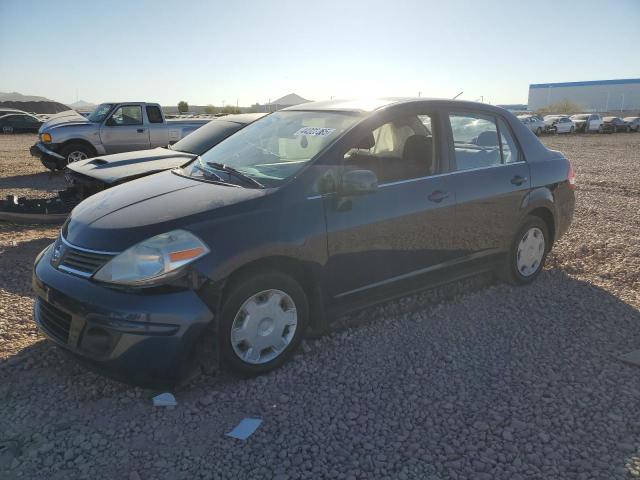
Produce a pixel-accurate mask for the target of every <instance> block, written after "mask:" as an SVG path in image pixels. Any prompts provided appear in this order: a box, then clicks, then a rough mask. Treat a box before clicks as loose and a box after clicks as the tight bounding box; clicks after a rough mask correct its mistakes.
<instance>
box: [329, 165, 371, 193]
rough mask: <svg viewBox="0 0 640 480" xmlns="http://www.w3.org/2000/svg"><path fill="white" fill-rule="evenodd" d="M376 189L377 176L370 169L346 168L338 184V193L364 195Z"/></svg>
mask: <svg viewBox="0 0 640 480" xmlns="http://www.w3.org/2000/svg"><path fill="white" fill-rule="evenodd" d="M377 189H378V177H376V174H375V173H373V172H372V171H371V170H348V171H346V172H344V174H343V175H342V178H341V180H340V183H339V186H338V193H339V194H340V195H345V196H350V195H365V194H367V193H373V192H375V191H376V190H377Z"/></svg>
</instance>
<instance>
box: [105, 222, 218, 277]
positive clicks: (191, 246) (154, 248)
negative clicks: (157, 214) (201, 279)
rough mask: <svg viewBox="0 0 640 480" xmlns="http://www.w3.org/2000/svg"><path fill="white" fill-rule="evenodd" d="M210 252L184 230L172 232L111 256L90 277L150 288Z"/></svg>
mask: <svg viewBox="0 0 640 480" xmlns="http://www.w3.org/2000/svg"><path fill="white" fill-rule="evenodd" d="M207 253H209V248H208V247H207V246H206V245H205V244H204V243H203V242H202V240H200V239H199V238H198V237H196V236H195V235H194V234H192V233H190V232H187V231H186V230H173V231H171V232H167V233H162V234H160V235H156V236H155V237H151V238H149V239H147V240H144V241H142V242H140V243H138V244H136V245H134V246H133V247H130V248H128V249H127V250H125V251H124V252H122V253H120V254H118V255H116V256H115V257H113V258H112V259H111V260H109V262H108V263H107V264H105V265H104V266H103V267H102V268H101V269H100V270H98V271H97V272H96V274H95V275H94V276H93V278H94V279H95V280H98V281H100V282H107V283H117V284H120V285H152V284H155V283H158V282H160V281H162V280H163V279H165V278H167V277H172V276H175V275H177V274H178V273H179V272H180V271H181V270H182V268H183V267H184V266H185V265H188V264H190V263H191V262H193V261H195V260H197V259H198V258H200V257H202V256H204V255H206V254H207Z"/></svg>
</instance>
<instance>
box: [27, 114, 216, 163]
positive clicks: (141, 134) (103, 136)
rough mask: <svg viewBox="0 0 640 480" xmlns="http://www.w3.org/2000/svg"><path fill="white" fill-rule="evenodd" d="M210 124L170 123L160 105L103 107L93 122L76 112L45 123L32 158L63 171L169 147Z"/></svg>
mask: <svg viewBox="0 0 640 480" xmlns="http://www.w3.org/2000/svg"><path fill="white" fill-rule="evenodd" d="M207 122H208V120H207V119H191V120H170V121H167V120H166V119H165V118H164V114H163V112H162V108H161V107H160V105H159V104H157V103H146V102H122V103H103V104H101V105H98V107H96V109H95V110H94V112H93V113H92V114H91V115H90V116H89V118H84V117H83V116H82V115H80V114H79V113H77V112H75V111H74V112H72V113H71V114H70V115H65V116H56V117H54V118H52V119H50V120H48V121H47V122H45V123H44V124H43V125H42V127H41V128H40V131H39V132H38V133H39V134H40V135H39V139H40V141H39V142H38V143H36V144H35V145H34V146H33V147H31V155H33V156H35V157H39V158H40V161H41V162H42V164H43V165H44V166H45V167H47V168H49V169H51V170H62V169H64V167H66V166H67V164H68V163H71V162H76V161H78V160H84V159H87V158H92V157H96V156H98V155H107V154H111V153H121V152H130V151H133V150H147V149H149V148H153V147H162V146H165V145H169V144H171V143H175V142H177V141H178V140H180V139H181V138H183V137H185V136H186V135H188V134H189V133H191V132H193V131H195V130H197V129H198V128H200V127H201V126H202V125H204V124H206V123H207Z"/></svg>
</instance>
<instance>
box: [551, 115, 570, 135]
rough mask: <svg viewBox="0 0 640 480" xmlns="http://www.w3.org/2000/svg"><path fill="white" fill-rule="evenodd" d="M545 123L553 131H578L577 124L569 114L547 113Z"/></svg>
mask: <svg viewBox="0 0 640 480" xmlns="http://www.w3.org/2000/svg"><path fill="white" fill-rule="evenodd" d="M544 123H546V124H547V128H548V130H549V131H550V132H553V133H573V132H575V131H576V124H575V123H573V120H571V119H570V118H569V117H568V116H567V115H547V116H546V117H544Z"/></svg>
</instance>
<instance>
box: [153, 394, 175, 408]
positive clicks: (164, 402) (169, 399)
mask: <svg viewBox="0 0 640 480" xmlns="http://www.w3.org/2000/svg"><path fill="white" fill-rule="evenodd" d="M177 404H178V402H176V397H174V396H173V395H172V394H171V393H169V392H166V393H161V394H160V395H156V396H155V397H153V406H154V407H175V406H176V405H177Z"/></svg>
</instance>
